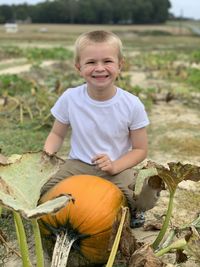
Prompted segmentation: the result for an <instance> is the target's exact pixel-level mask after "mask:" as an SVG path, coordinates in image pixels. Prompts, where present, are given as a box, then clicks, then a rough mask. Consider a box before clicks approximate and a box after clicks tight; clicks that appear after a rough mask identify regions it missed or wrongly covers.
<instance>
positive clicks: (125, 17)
mask: <svg viewBox="0 0 200 267" xmlns="http://www.w3.org/2000/svg"><path fill="white" fill-rule="evenodd" d="M170 6H171V4H170V1H169V0H54V1H49V0H46V1H45V2H41V3H38V4H35V5H28V4H26V3H24V4H19V5H11V6H10V5H0V23H6V22H14V21H19V20H20V21H26V20H29V21H31V22H32V23H77V24H78V23H79V24H133V23H134V24H145V23H151V24H152V23H163V22H165V21H166V20H167V19H168V17H169V8H170Z"/></svg>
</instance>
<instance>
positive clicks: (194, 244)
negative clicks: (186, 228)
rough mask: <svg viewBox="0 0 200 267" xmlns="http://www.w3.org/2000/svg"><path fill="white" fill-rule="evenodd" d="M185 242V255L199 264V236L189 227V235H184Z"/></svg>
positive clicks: (193, 228)
mask: <svg viewBox="0 0 200 267" xmlns="http://www.w3.org/2000/svg"><path fill="white" fill-rule="evenodd" d="M185 240H186V241H187V246H186V248H185V250H186V251H187V253H188V254H189V255H191V256H193V257H195V259H196V260H197V261H198V262H200V249H199V248H200V235H199V233H198V232H197V230H196V229H195V227H193V226H192V227H191V230H190V233H189V234H187V235H186V237H185Z"/></svg>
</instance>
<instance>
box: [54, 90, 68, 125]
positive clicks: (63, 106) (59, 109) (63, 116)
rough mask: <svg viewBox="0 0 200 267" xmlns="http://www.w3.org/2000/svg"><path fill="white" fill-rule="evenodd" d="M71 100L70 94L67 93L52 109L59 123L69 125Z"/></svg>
mask: <svg viewBox="0 0 200 267" xmlns="http://www.w3.org/2000/svg"><path fill="white" fill-rule="evenodd" d="M68 103H69V100H68V93H67V91H65V92H64V93H63V94H62V95H61V96H60V97H59V98H58V100H57V101H56V103H55V105H54V106H53V107H52V109H51V113H52V115H53V116H54V118H55V119H57V120H58V121H60V122H62V123H64V124H69V112H68V110H69V105H68Z"/></svg>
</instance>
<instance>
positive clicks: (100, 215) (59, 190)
mask: <svg viewBox="0 0 200 267" xmlns="http://www.w3.org/2000/svg"><path fill="white" fill-rule="evenodd" d="M61 194H71V195H72V197H73V198H74V202H70V203H69V204H68V205H66V206H65V207H64V208H62V209H61V210H59V211H58V212H56V213H55V214H48V215H44V216H42V217H41V219H40V222H39V223H40V227H41V231H42V233H43V234H44V235H45V236H47V237H48V236H55V235H57V234H58V233H59V232H62V231H64V229H66V230H67V231H68V233H70V237H71V238H74V237H75V238H77V241H76V242H75V244H76V248H78V250H80V252H81V254H83V255H84V256H85V257H86V258H87V259H88V260H90V261H91V262H93V263H105V262H106V261H107V259H108V256H109V251H108V244H109V239H110V236H111V231H112V226H113V223H114V222H115V219H116V216H117V214H118V212H119V211H120V209H121V206H123V205H125V198H124V195H123V193H122V192H121V191H120V189H119V188H118V187H117V186H115V185H114V184H113V183H111V182H109V181H107V180H105V179H102V178H100V177H97V176H91V175H76V176H71V177H69V178H66V179H64V180H62V181H61V182H59V183H58V184H57V185H55V186H54V187H53V188H51V189H50V190H49V191H48V192H46V193H45V194H44V195H43V196H42V197H41V199H40V203H43V202H46V201H48V200H50V199H53V198H55V197H58V196H59V195H61Z"/></svg>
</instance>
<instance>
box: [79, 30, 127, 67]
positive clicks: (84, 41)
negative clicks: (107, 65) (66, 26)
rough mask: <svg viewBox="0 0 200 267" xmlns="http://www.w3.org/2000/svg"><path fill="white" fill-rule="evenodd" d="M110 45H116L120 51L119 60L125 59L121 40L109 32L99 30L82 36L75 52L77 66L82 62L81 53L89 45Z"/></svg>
mask: <svg viewBox="0 0 200 267" xmlns="http://www.w3.org/2000/svg"><path fill="white" fill-rule="evenodd" d="M105 42H106V43H109V44H112V45H116V47H117V48H118V50H119V54H118V57H119V60H121V59H123V45H122V42H121V40H120V38H119V37H118V36H117V35H116V34H114V33H112V32H109V31H103V30H98V31H90V32H86V33H83V34H81V35H80V36H79V37H78V39H77V40H76V42H75V51H74V61H75V64H76V63H79V60H80V53H81V51H82V49H84V48H85V47H86V46H87V45H89V44H91V43H105Z"/></svg>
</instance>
